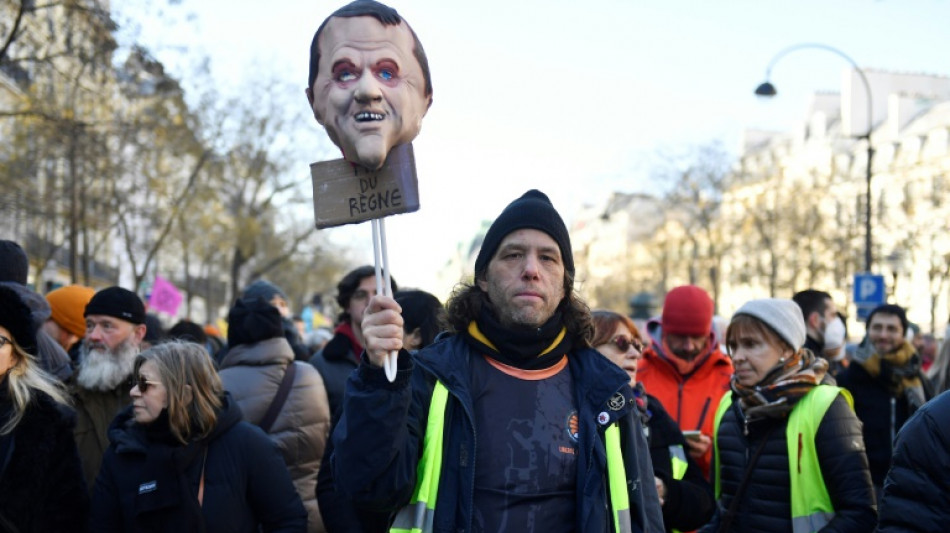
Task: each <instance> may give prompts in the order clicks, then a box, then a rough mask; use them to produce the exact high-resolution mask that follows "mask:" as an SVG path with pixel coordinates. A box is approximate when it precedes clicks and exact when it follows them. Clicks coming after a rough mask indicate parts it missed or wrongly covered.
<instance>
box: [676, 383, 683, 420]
mask: <svg viewBox="0 0 950 533" xmlns="http://www.w3.org/2000/svg"><path fill="white" fill-rule="evenodd" d="M683 385H684V382H683V381H682V380H680V381H679V383H677V384H676V424H677V425H679V426H680V427H683V426H682V424H683Z"/></svg>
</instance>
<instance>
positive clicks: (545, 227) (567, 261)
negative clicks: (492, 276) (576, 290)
mask: <svg viewBox="0 0 950 533" xmlns="http://www.w3.org/2000/svg"><path fill="white" fill-rule="evenodd" d="M525 228H528V229H536V230H539V231H543V232H545V233H547V234H548V235H550V236H551V238H552V239H554V241H555V242H557V246H558V248H560V250H561V260H562V261H563V262H564V269H565V270H567V272H569V273H570V275H571V277H573V276H574V253H573V251H572V250H571V237H570V235H568V233H567V226H565V225H564V220H562V219H561V215H559V214H558V212H557V211H556V210H555V209H554V206H553V205H551V200H549V199H548V197H547V195H546V194H544V193H543V192H541V191H539V190H537V189H531V190H530V191H528V192H526V193H524V194H523V195H521V197H520V198H518V199H517V200H515V201H513V202H511V203H510V204H508V207H506V208H505V210H504V211H502V212H501V214H500V215H498V218H496V219H495V221H494V222H492V225H491V227H490V228H488V233H486V234H485V240H484V241H482V248H481V250H479V251H478V257H477V258H476V259H475V276H476V277H478V276H479V275H480V274H483V273H484V272H485V271H486V270H487V269H488V262H489V261H491V258H492V256H494V255H495V251H496V250H498V246H499V245H501V241H503V240H504V239H505V237H506V236H508V234H509V233H511V232H512V231H515V230H519V229H525Z"/></svg>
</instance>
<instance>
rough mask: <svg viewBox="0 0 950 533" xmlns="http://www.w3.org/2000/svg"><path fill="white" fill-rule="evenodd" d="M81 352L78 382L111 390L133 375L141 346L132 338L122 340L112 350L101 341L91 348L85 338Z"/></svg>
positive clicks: (95, 387)
mask: <svg viewBox="0 0 950 533" xmlns="http://www.w3.org/2000/svg"><path fill="white" fill-rule="evenodd" d="M79 353H80V357H81V360H82V363H81V364H80V366H79V373H78V374H77V375H76V383H78V384H79V386H80V387H82V388H84V389H89V390H96V391H111V390H115V388H116V387H118V386H119V385H120V384H122V383H123V382H125V381H126V380H127V379H128V377H129V376H130V375H132V371H133V370H134V368H135V356H136V355H138V353H139V348H138V346H136V345H135V344H133V343H132V340H131V339H126V340H124V341H122V342H121V343H120V344H119V345H118V346H116V347H115V349H112V350H110V349H109V348H108V347H107V346H106V345H104V344H99V343H97V346H96V347H95V348H90V347H89V342H88V341H85V340H84V341H83V343H82V345H81V347H80V349H79Z"/></svg>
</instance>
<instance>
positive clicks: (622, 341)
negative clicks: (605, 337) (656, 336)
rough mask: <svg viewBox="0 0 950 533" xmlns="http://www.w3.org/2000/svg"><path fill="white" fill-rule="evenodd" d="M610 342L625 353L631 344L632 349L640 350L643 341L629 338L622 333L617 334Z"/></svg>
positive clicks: (641, 349)
mask: <svg viewBox="0 0 950 533" xmlns="http://www.w3.org/2000/svg"><path fill="white" fill-rule="evenodd" d="M610 342H611V343H612V344H613V345H614V346H616V347H617V349H618V350H620V351H621V352H623V353H627V352H628V351H629V350H630V347H631V346H633V349H634V350H636V351H638V352H642V351H643V343H642V342H640V341H638V340H637V339H631V338H629V337H624V336H623V335H617V336H616V337H614V338H613V339H611V340H610Z"/></svg>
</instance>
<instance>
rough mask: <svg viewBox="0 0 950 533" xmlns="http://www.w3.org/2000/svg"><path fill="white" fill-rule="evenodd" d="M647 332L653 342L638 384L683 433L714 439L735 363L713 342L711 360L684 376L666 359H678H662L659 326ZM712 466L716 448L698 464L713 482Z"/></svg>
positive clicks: (650, 326) (639, 371)
mask: <svg viewBox="0 0 950 533" xmlns="http://www.w3.org/2000/svg"><path fill="white" fill-rule="evenodd" d="M647 331H648V332H649V333H650V337H651V339H652V342H651V344H650V347H649V348H647V349H645V350H644V351H643V358H642V359H641V360H640V364H639V366H638V368H637V381H639V382H640V383H643V386H644V388H646V390H648V391H650V394H651V395H653V396H655V397H656V398H657V399H658V400H660V403H662V404H663V407H664V408H665V409H666V411H667V412H668V413H669V414H670V416H671V417H673V420H675V421H676V423H677V424H679V427H680V429H682V430H683V431H686V430H696V429H698V430H700V431H702V432H703V434H704V435H712V433H713V422H714V421H713V419H714V418H715V414H716V408H717V407H719V400H720V399H721V398H722V395H723V394H725V392H726V391H727V390H729V380H730V379H732V360H731V359H729V357H727V356H726V355H725V354H723V353H722V352H721V351H719V348H718V346H719V344H718V342H717V341H716V340H715V339H713V340H710V341H709V342H710V343H711V344H712V345H713V346H715V348H713V350H712V353H711V354H710V355H709V358H708V359H706V361H705V362H703V364H701V365H700V366H699V367H698V368H696V369H695V370H693V372H692V373H690V374H689V375H686V376H684V375H682V374H680V373H679V371H678V370H677V369H676V367H674V366H673V364H672V363H670V362H669V361H667V360H666V359H665V358H664V357H674V356H663V355H661V353H662V344H661V342H660V338H661V332H660V329H659V322H658V321H651V322H650V323H649V324H647ZM711 462H712V447H710V451H708V452H707V453H706V454H705V455H704V456H703V457H701V458H700V459H699V460H697V461H696V463H697V464H698V465H699V467H700V468H701V469H702V472H703V476H705V477H706V478H709V464H710V463H711Z"/></svg>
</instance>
